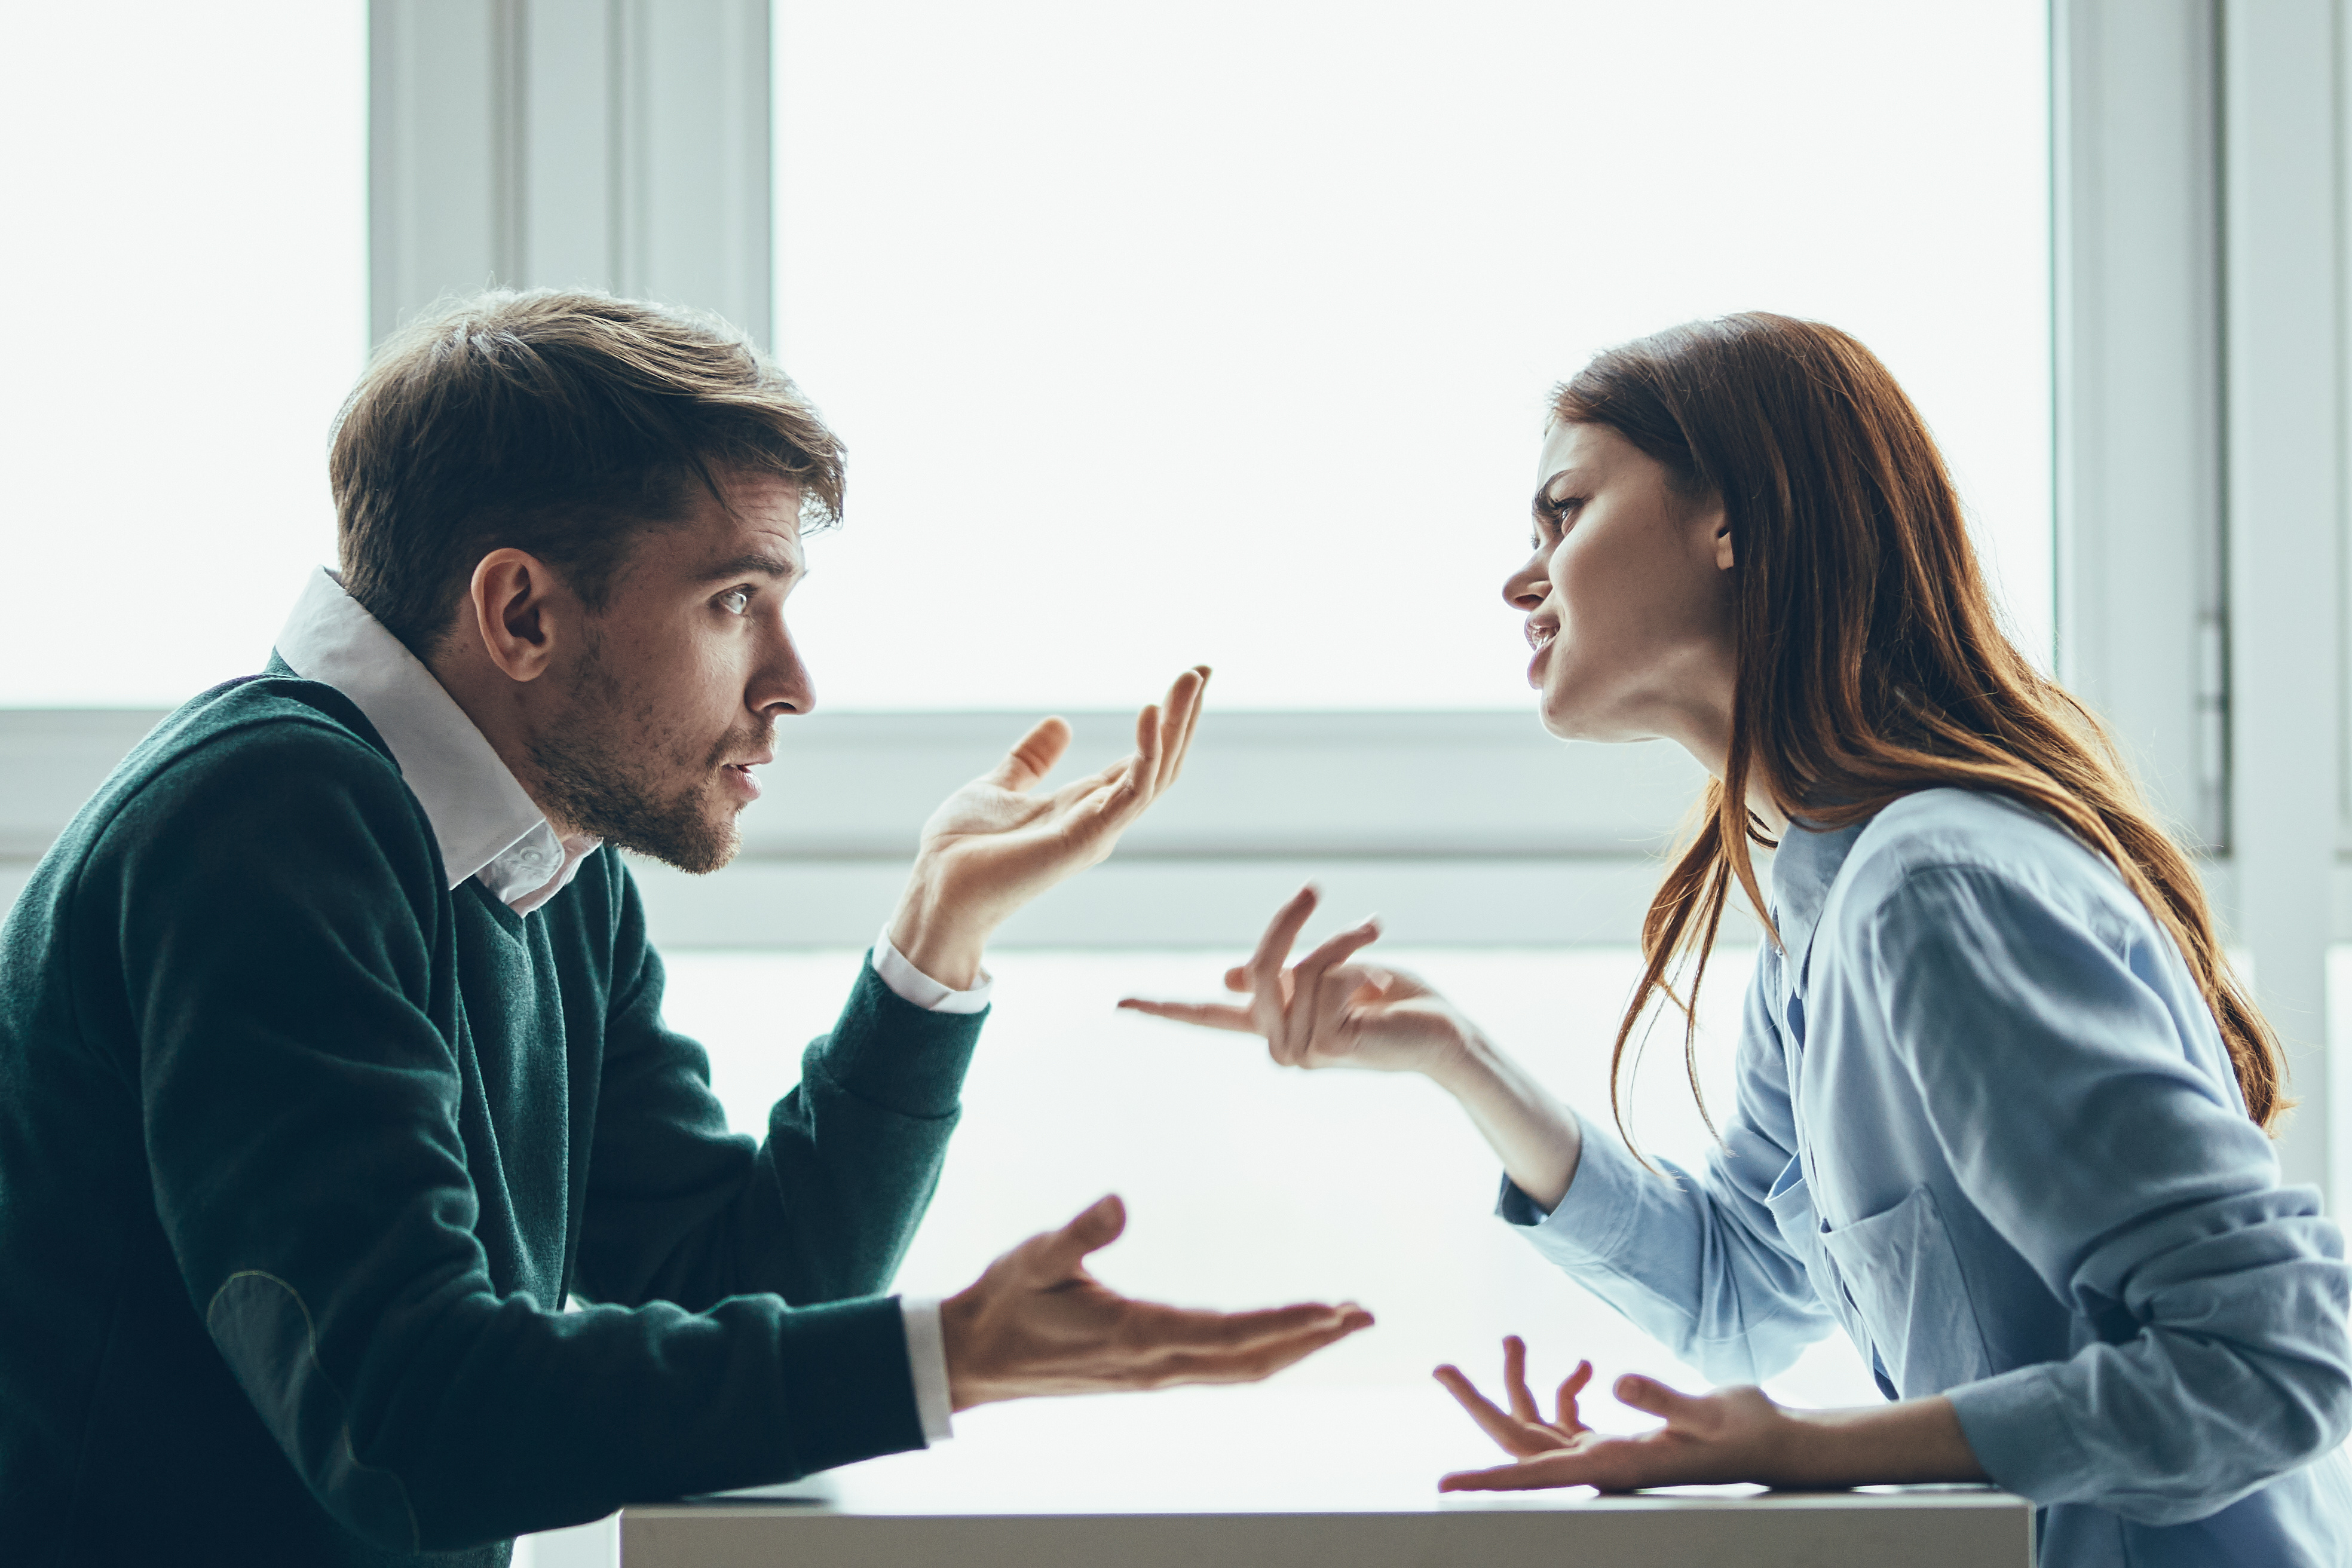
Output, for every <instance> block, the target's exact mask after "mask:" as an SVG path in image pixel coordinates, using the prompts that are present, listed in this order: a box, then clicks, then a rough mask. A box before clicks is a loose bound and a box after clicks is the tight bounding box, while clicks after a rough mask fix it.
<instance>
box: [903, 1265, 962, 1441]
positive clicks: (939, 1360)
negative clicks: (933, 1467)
mask: <svg viewBox="0 0 2352 1568" xmlns="http://www.w3.org/2000/svg"><path fill="white" fill-rule="evenodd" d="M898 1315H899V1317H900V1318H901V1319H902V1320H903V1321H905V1323H906V1325H907V1370H908V1372H909V1373H912V1374H913V1376H914V1382H915V1414H917V1415H919V1416H921V1417H922V1419H923V1441H924V1442H926V1443H943V1442H945V1441H947V1439H949V1438H950V1437H952V1436H955V1422H954V1405H953V1404H952V1402H951V1401H950V1399H949V1397H948V1342H947V1335H946V1334H945V1333H944V1332H942V1331H941V1330H940V1302H939V1298H938V1297H936V1296H901V1297H899V1298H898Z"/></svg>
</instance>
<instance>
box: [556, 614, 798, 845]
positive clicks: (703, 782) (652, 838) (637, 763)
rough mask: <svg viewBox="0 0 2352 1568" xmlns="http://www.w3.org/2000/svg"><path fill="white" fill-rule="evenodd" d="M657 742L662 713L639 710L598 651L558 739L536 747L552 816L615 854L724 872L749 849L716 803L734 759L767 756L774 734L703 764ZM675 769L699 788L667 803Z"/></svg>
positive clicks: (577, 684) (736, 734)
mask: <svg viewBox="0 0 2352 1568" xmlns="http://www.w3.org/2000/svg"><path fill="white" fill-rule="evenodd" d="M657 733H658V731H656V727H655V723H654V711H653V710H652V708H651V707H650V706H649V705H640V706H639V707H638V708H637V709H636V710H635V711H630V710H629V705H628V700H627V694H626V693H625V691H624V690H623V689H622V687H621V684H620V682H619V681H618V680H617V679H614V676H613V673H612V671H611V670H610V669H608V668H606V667H605V665H604V657H603V649H602V647H601V645H600V644H598V643H595V642H593V641H592V642H591V643H590V645H589V647H588V651H587V656H586V658H584V659H583V661H582V664H581V667H580V670H579V673H578V675H577V676H576V677H574V679H573V680H572V690H571V692H570V694H569V700H567V702H566V703H565V706H564V710H563V712H562V715H561V717H560V718H559V720H558V721H557V722H556V723H555V724H554V725H553V726H552V729H551V732H550V733H549V734H546V735H543V736H541V737H539V738H537V739H534V740H533V741H532V742H531V743H530V761H531V765H532V766H533V767H534V768H535V769H537V770H538V773H539V778H538V780H537V784H538V789H537V792H536V793H537V794H539V795H541V797H542V804H543V805H545V806H546V807H547V809H548V811H549V813H550V815H551V816H557V817H560V818H562V820H563V821H565V822H567V823H569V824H571V825H572V827H573V828H574V829H576V830H577V831H579V832H582V833H590V834H593V835H595V836H596V837H599V838H602V839H603V840H604V842H605V843H607V844H609V845H612V846H613V847H615V848H619V849H631V850H635V852H637V853H638V854H640V855H649V856H651V857H653V858H655V859H656V860H659V861H661V862H662V863H663V864H665V865H668V866H675V867H677V868H678V869H679V870H681V871H688V872H692V873H693V874H695V875H697V876H701V875H703V874H705V873H708V872H711V871H716V870H718V869H719V868H720V867H721V866H724V865H726V864H727V863H728V862H729V861H730V860H732V859H733V858H735V851H736V849H737V847H739V846H740V845H741V843H742V834H741V832H740V830H739V829H738V828H737V826H736V825H735V813H734V812H733V811H731V810H729V809H728V808H727V807H726V806H725V805H720V804H719V803H717V802H714V801H712V800H711V799H710V795H711V793H712V790H713V788H714V787H715V786H716V784H718V780H719V768H720V766H722V765H723V764H724V763H726V761H727V759H728V758H729V757H730V756H740V755H742V754H744V753H746V752H757V751H759V750H760V749H761V747H762V745H763V744H764V742H765V733H764V731H759V730H756V729H754V728H753V727H751V726H750V725H745V726H744V727H742V728H741V729H739V730H732V731H729V732H728V733H727V734H725V735H723V736H721V737H720V738H719V742H718V744H716V745H715V746H713V747H711V748H710V749H709V752H704V753H702V754H700V755H695V754H693V753H690V752H687V751H685V750H683V749H678V750H671V751H668V752H665V750H664V744H663V742H661V741H660V740H658V739H656V735H657ZM648 761H651V762H652V763H653V764H654V765H653V766H647V765H646V763H647V762H648ZM665 769H666V770H667V771H668V772H670V773H673V774H675V773H679V772H685V771H687V770H689V769H691V770H693V771H694V773H695V774H696V777H695V782H694V783H692V784H687V785H685V786H683V787H681V788H677V789H675V790H673V791H671V792H670V793H669V794H668V795H663V794H662V793H661V784H660V779H661V776H662V773H663V771H664V770H665Z"/></svg>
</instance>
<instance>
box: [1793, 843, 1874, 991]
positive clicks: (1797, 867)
mask: <svg viewBox="0 0 2352 1568" xmlns="http://www.w3.org/2000/svg"><path fill="white" fill-rule="evenodd" d="M1867 826H1870V819H1869V818H1868V817H1864V818H1863V819H1862V820H1861V821H1859V822H1853V823H1848V824H1847V825H1846V826H1843V827H1825V828H1822V829H1820V830H1818V831H1816V830H1815V829H1813V828H1810V827H1807V826H1805V825H1804V824H1803V823H1802V822H1800V821H1798V820H1796V819H1794V818H1791V819H1790V823H1789V826H1788V831H1786V832H1785V833H1783V834H1781V835H1780V848H1779V849H1778V850H1777V851H1775V852H1774V854H1773V856H1772V890H1771V900H1772V923H1773V925H1774V926H1776V927H1777V928H1779V930H1780V945H1781V948H1782V949H1783V951H1785V952H1787V954H1788V957H1789V973H1790V975H1791V976H1800V975H1801V974H1802V973H1804V966H1805V953H1806V952H1807V950H1808V949H1810V948H1811V946H1812V944H1813V931H1814V928H1816V927H1817V926H1819V925H1820V924H1821V923H1822V906H1823V905H1825V904H1827V903H1828V902H1829V898H1830V885H1831V884H1832V883H1833V882H1835V881H1836V880H1837V874H1838V872H1839V870H1840V869H1841V868H1843V866H1844V865H1845V858H1846V856H1847V854H1848V853H1849V852H1850V851H1852V850H1853V841H1854V840H1855V839H1857V838H1859V837H1862V830H1863V829H1864V828H1865V827H1867Z"/></svg>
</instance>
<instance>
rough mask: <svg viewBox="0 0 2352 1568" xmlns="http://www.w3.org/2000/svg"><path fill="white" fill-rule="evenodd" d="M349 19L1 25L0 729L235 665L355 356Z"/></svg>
mask: <svg viewBox="0 0 2352 1568" xmlns="http://www.w3.org/2000/svg"><path fill="white" fill-rule="evenodd" d="M366 116H367V91H366V7H365V5H363V4H362V0H239V3H237V4H235V5H184V4H165V3H163V0H137V3H127V4H120V5H17V6H13V7H11V8H10V11H9V17H8V44H7V47H6V48H5V49H0V143H5V145H6V146H7V147H9V148H10V149H11V150H12V151H11V155H10V156H9V157H8V159H7V160H6V161H5V165H0V212H5V214H6V215H7V226H8V234H9V240H8V244H7V245H6V246H5V247H0V291H5V294H6V295H7V297H8V298H10V299H12V300H16V302H17V304H18V307H19V308H18V310H16V318H15V320H14V321H12V323H11V325H10V344H9V374H7V376H6V377H5V381H0V563H5V566H0V706H16V705H26V706H80V705H90V706H108V705H126V706H138V705H145V704H160V703H171V702H177V701H179V700H181V699H183V698H185V697H187V696H189V695H191V694H193V693H194V692H195V691H197V690H200V689H203V688H204V687H206V686H209V685H211V684H212V683H213V682H215V681H216V680H220V679H226V678H227V677H229V676H232V675H237V674H241V673H249V672H251V671H254V670H257V669H258V668H261V664H262V661H263V660H264V659H265V658H267V657H268V652H269V642H270V638H271V637H272V636H274V635H275V634H276V632H277V630H278V626H279V624H280V623H281V622H282V621H283V619H284V617H285V613H286V609H287V606H288V605H289V604H291V603H292V600H293V596H294V593H295V590H296V588H297V587H298V586H299V581H300V577H301V573H302V571H303V570H304V569H305V568H306V567H308V566H310V565H312V564H315V563H320V562H323V561H331V560H333V558H334V520H333V510H332V508H331V504H330V502H329V500H328V494H327V463H326V449H327V430H328V426H329V424H330V422H331V420H332V418H333V416H334V413H335V409H336V407H337V405H339V404H340V403H341V399H342V397H343V395H344V394H345V393H346V392H347V391H349V390H350V387H351V384H352V380H353V379H354V378H355V377H356V376H357V374H358V373H359V368H360V364H361V362H362V358H363V356H364V354H365V352H366V346H367V297H366V295H367V272H366V268H367V255H366V244H367V237H366V226H365V223H366V184H365V180H366V172H367V170H366Z"/></svg>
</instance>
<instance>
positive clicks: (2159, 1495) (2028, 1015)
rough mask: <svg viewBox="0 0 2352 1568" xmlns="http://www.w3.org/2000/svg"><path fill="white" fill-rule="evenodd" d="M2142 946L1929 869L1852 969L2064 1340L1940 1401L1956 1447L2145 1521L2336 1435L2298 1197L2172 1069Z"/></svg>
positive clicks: (2049, 1497)
mask: <svg viewBox="0 0 2352 1568" xmlns="http://www.w3.org/2000/svg"><path fill="white" fill-rule="evenodd" d="M2151 940H2154V941H2166V940H2168V939H2166V938H2164V937H2163V936H2162V934H2161V932H2160V931H2151V932H2145V933H2141V934H2137V935H2135V934H2134V933H2130V932H2127V931H2126V932H2098V931H2093V930H2092V929H2090V927H2089V926H2088V925H2087V924H2085V923H2084V918H2082V917H2078V916H2076V915H2074V914H2070V913H2069V912H2068V911H2066V910H2063V909H2062V908H2059V907H2056V906H2054V905H2053V903H2052V901H2051V900H2048V899H2046V898H2043V897H2042V896H2040V895H2039V894H2037V893H2036V892H2034V891H2032V889H2026V888H2024V887H2021V886H2020V885H2019V884H2018V883H2017V882H2016V881H2015V880H2013V879H2011V878H2010V877H2009V876H2007V875H2005V874H2003V873H2000V872H1998V871H1994V870H1990V869H1988V868H1978V867H1964V866H1933V867H1927V868H1919V869H1916V870H1913V871H1912V872H1910V873H1909V874H1908V875H1907V876H1906V877H1905V878H1904V879H1903V881H1902V882H1901V884H1900V885H1899V886H1898V887H1896V888H1895V889H1892V890H1891V891H1890V893H1889V895H1888V896H1887V897H1886V898H1885V900H1883V901H1881V902H1880V904H1879V905H1878V907H1877V909H1876V910H1875V911H1874V913H1873V914H1872V916H1871V924H1870V928H1869V931H1868V937H1867V942H1866V957H1867V962H1868V963H1870V964H1871V973H1872V974H1873V976H1874V984H1875V986H1876V989H1877V991H1878V994H1879V995H1880V996H1882V997H1883V998H1884V1000H1885V1015H1886V1016H1885V1024H1886V1034H1887V1038H1888V1040H1889V1041H1890V1043H1891V1045H1890V1048H1891V1050H1892V1052H1893V1054H1894V1056H1895V1058H1896V1060H1897V1062H1898V1063H1899V1067H1900V1069H1901V1070H1903V1071H1905V1072H1907V1074H1908V1075H1909V1076H1910V1078H1911V1079H1912V1080H1913V1081H1914V1082H1915V1083H1916V1088H1917V1091H1918V1094H1919V1096H1920V1100H1921V1103H1922V1104H1923V1106H1924V1107H1925V1110H1926V1115H1927V1121H1928V1123H1929V1125H1930V1126H1931V1128H1932V1129H1933V1131H1934V1135H1935V1137H1936V1138H1937V1142H1939V1144H1940V1145H1941V1151H1942V1153H1943V1156H1944V1158H1945V1160H1946V1161H1947V1162H1948V1164H1949V1166H1950V1169H1951V1170H1952V1172H1953V1173H1954V1175H1955V1177H1956V1179H1957V1181H1958V1184H1959V1186H1960V1188H1961V1190H1962V1191H1963V1192H1964V1193H1965V1194H1966V1195H1967V1196H1968V1198H1969V1201H1971V1202H1972V1203H1974V1204H1975V1205H1977V1206H1978V1207H1979V1210H1980V1211H1981V1212H1982V1213H1983V1214H1984V1215H1985V1216H1986V1217H1987V1219H1989V1220H1990V1222H1991V1223H1992V1225H1993V1226H1995V1228H1996V1229H1998V1230H1999V1232H2000V1235H2001V1236H2002V1237H2003V1238H2004V1239H2005V1240H2007V1241H2008V1243H2009V1244H2010V1245H2011V1247H2015V1248H2016V1249H2017V1251H2018V1252H2019V1254H2020V1255H2021V1256H2022V1257H2023V1258H2025V1259H2026V1260H2027V1262H2028V1263H2029V1264H2030V1265H2031V1266H2032V1268H2033V1270H2034V1272H2035V1273H2036V1274H2038V1275H2039V1276H2040V1278H2041V1279H2042V1282H2043V1283H2044V1284H2045V1285H2047V1286H2048V1288H2049V1289H2051V1290H2052V1291H2053V1293H2054V1294H2055V1295H2056V1296H2057V1297H2058V1299H2059V1300H2062V1301H2064V1302H2065V1303H2067V1305H2068V1306H2069V1307H2070V1309H2071V1310H2073V1311H2074V1313H2075V1314H2077V1316H2078V1318H2079V1320H2080V1321H2082V1322H2083V1323H2084V1332H2083V1335H2082V1338H2083V1339H2084V1340H2085V1341H2087V1342H2085V1343H2084V1344H2083V1345H2082V1348H2081V1349H2080V1350H2079V1351H2078V1352H2076V1353H2075V1354H2074V1355H2073V1356H2072V1357H2071V1358H2069V1359H2067V1360H2065V1361H2061V1362H2046V1363H2037V1364H2032V1365H2027V1366H2021V1367H2018V1368H2015V1369H2013V1370H2011V1371H2009V1372H2005V1373H2000V1374H1999V1375H1997V1376H1994V1377H1990V1378H1988V1379H1985V1380H1983V1381H1981V1382H1977V1383H1971V1384H1963V1385H1961V1386H1958V1387H1956V1388H1953V1389H1951V1390H1949V1391H1948V1397H1949V1398H1950V1399H1951V1401H1952V1403H1953V1405H1954V1406H1955V1407H1956V1408H1957V1410H1958V1414H1959V1418H1960V1424H1961V1426H1962V1428H1963V1429H1964V1430H1965V1431H1966V1433H1967V1435H1968V1438H1969V1444H1970V1446H1971V1447H1974V1448H1975V1450H1976V1453H1977V1456H1978V1458H1979V1461H1980V1462H1982V1464H1983V1465H1984V1467H1985V1468H1986V1469H1987V1470H1988V1471H1989V1472H1990V1474H1991V1475H1992V1476H1993V1478H1994V1479H1996V1480H1998V1481H2000V1483H2001V1484H2002V1485H2003V1486H2006V1487H2008V1488H2010V1489H2012V1490H2015V1491H2018V1492H2021V1493H2023V1494H2024V1495H2025V1496H2027V1497H2030V1498H2032V1500H2035V1501H2036V1502H2040V1503H2044V1504H2048V1503H2056V1502H2086V1503H2091V1504H2095V1505H2096V1506H2098V1507H2101V1508H2105V1509H2110V1510H2114V1511H2115V1512H2116V1513H2118V1514H2121V1515H2122V1516H2124V1517H2125V1518H2126V1519H2132V1520H2137V1521H2144V1522H2147V1523H2151V1524H2169V1523H2177V1522H2182V1521H2189V1520H2194V1519H2200V1518H2202V1517H2204V1516H2206V1515H2208V1514H2210V1513H2212V1512H2214V1511H2215V1510H2219V1509H2221V1508H2222V1507H2225V1506H2227V1505H2228V1504H2229V1503H2231V1502H2232V1501H2234V1500H2237V1499H2238V1498H2241V1497H2242V1496H2245V1495H2246V1494H2248V1493H2250V1492H2252V1490H2253V1489H2256V1488H2258V1487H2259V1486H2261V1485H2262V1484H2263V1483H2264V1482H2265V1481H2268V1480H2270V1479H2272V1478H2273V1477H2275V1476H2277V1475H2279V1474H2280V1473H2281V1472H2282V1471H2284V1470H2287V1469H2291V1468H2294V1467H2295V1466H2297V1465H2299V1464H2302V1463H2304V1462H2305V1461H2307V1460H2308V1459H2310V1458H2314V1457H2315V1456H2316V1455H2318V1454H2320V1453H2322V1452H2324V1451H2325V1450H2326V1449H2328V1448H2330V1447H2334V1446H2336V1444H2338V1443H2340V1442H2342V1441H2343V1440H2344V1437H2345V1435H2346V1433H2347V1428H2352V1377H2347V1367H2352V1346H2347V1329H2346V1312H2347V1300H2352V1292H2347V1271H2346V1268H2345V1267H2344V1261H2343V1243H2342V1237H2341V1234H2340V1233H2339V1232H2338V1231H2337V1229H2336V1226H2334V1225H2332V1224H2330V1223H2329V1222H2328V1221H2326V1219H2324V1218H2322V1217H2320V1214H2319V1196H2318V1194H2317V1193H2316V1192H2315V1191H2314V1190H2313V1189H2311V1188H2308V1187H2282V1186H2280V1185H2279V1184H2278V1167H2277V1162H2276V1160H2275V1158H2274V1157H2273V1153H2272V1151H2271V1148H2270V1144H2269V1141H2268V1140H2267V1139H2266V1138H2265V1137H2264V1136H2263V1133H2262V1131H2261V1130H2260V1129H2258V1128H2256V1127H2255V1126H2254V1125H2253V1123H2252V1121H2250V1120H2249V1119H2248V1118H2247V1115H2246V1113H2245V1110H2244V1109H2243V1107H2242V1103H2241V1101H2240V1100H2239V1099H2238V1097H2237V1094H2236V1089H2235V1084H2234V1081H2233V1080H2232V1079H2229V1078H2228V1077H2226V1076H2225V1075H2224V1074H2222V1073H2221V1072H2217V1070H2216V1067H2215V1064H2214V1063H2213V1062H2210V1061H2207V1062H2200V1061H2198V1060H2195V1059H2192V1053H2191V1049H2190V1048H2189V1047H2193V1046H2195V1045H2196V1044H2197V1042H2195V1041H2184V1038H2183V1026H2182V1023H2181V1021H2180V1019H2179V1018H2178V1017H2177V1016H2176V1015H2175V1013H2174V1012H2173V1011H2171V1010H2168V1007H2167V1006H2166V1002H2165V997H2164V995H2163V994H2162V993H2161V992H2160V990H2159V989H2158V985H2159V984H2160V983H2161V981H2162V979H2163V976H2164V975H2165V973H2166V972H2167V969H2168V964H2167V963H2165V962H2164V960H2166V959H2167V958H2168V956H2169V954H2168V953H2152V952H2139V951H2136V949H2135V943H2137V945H2138V946H2139V947H2145V946H2146V945H2147V942H2149V941H2151ZM2172 973H2176V974H2177V973H2178V971H2177V970H2174V971H2172ZM2193 1021H2194V1020H2193V1018H2192V1019H2191V1022H2192V1024H2193ZM2206 1044H2208V1045H2212V1044H2214V1042H2206Z"/></svg>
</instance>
